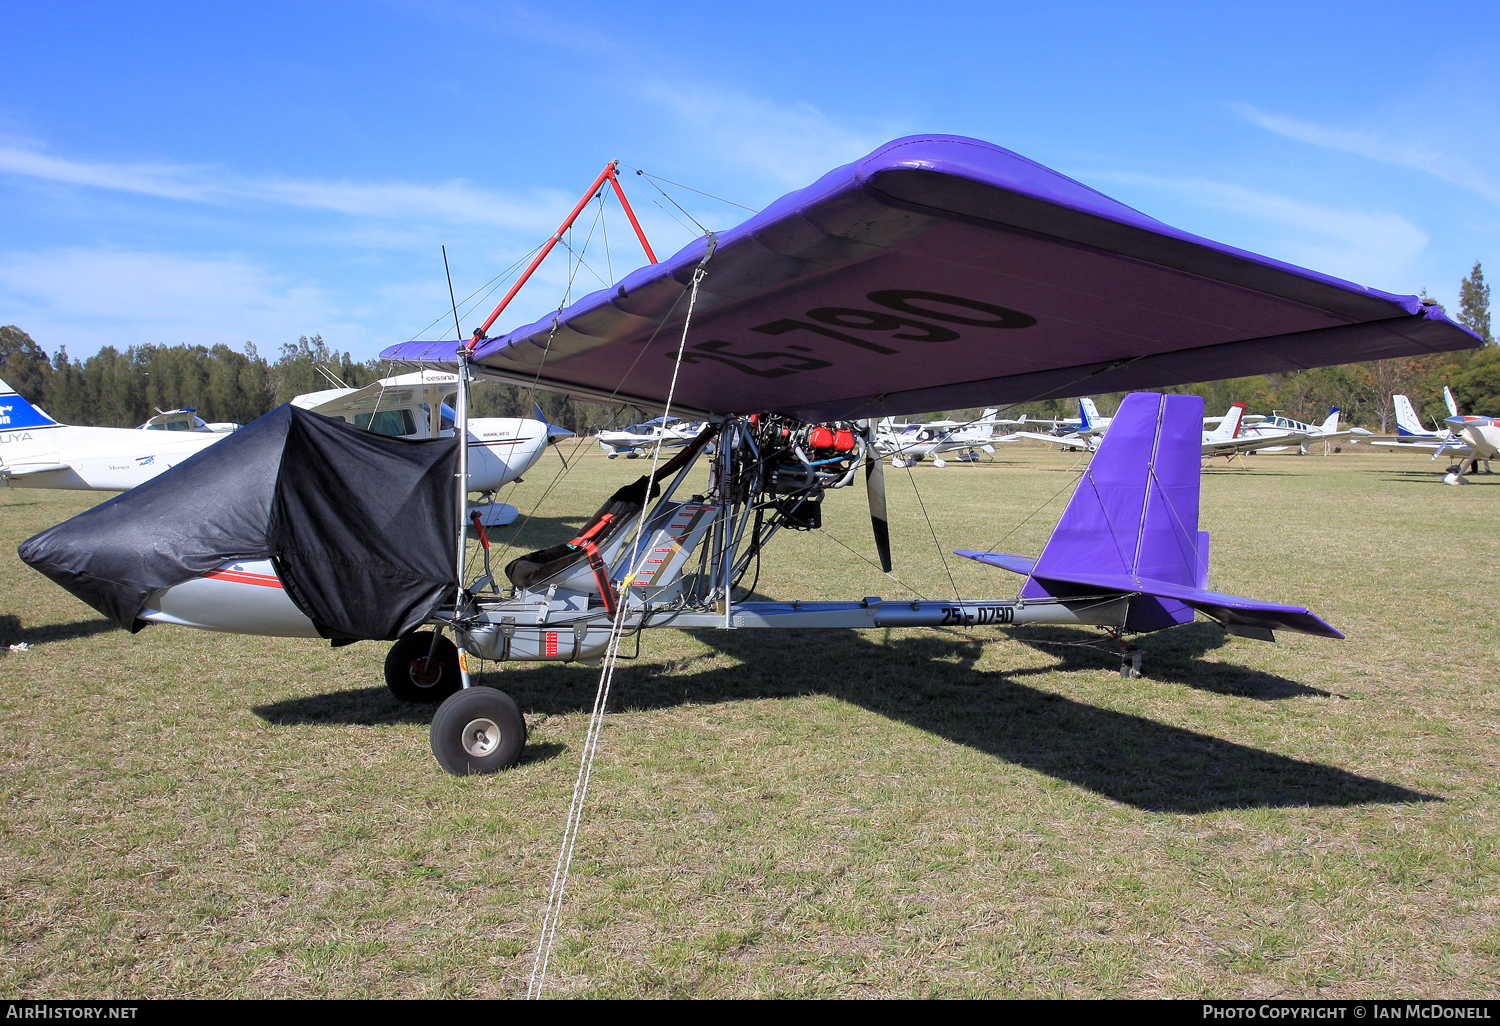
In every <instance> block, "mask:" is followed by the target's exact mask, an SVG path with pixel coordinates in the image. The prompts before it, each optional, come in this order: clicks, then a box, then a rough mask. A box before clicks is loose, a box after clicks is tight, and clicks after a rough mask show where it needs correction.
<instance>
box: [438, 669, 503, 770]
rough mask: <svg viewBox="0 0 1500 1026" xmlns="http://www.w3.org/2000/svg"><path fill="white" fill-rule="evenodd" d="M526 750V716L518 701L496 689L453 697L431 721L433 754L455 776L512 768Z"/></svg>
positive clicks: (479, 688) (462, 692) (464, 691)
mask: <svg viewBox="0 0 1500 1026" xmlns="http://www.w3.org/2000/svg"><path fill="white" fill-rule="evenodd" d="M525 747H526V717H524V716H522V715H521V709H520V707H519V706H518V705H516V701H515V699H513V698H511V697H510V696H509V695H507V694H506V693H505V692H503V691H497V690H496V689H495V688H484V687H473V688H467V689H465V690H463V691H459V692H458V693H457V694H454V695H450V696H449V697H448V699H447V701H445V702H444V703H443V704H442V705H440V706H438V711H437V715H436V716H434V717H433V718H432V754H433V755H435V756H436V757H437V761H438V765H440V766H442V767H443V769H445V770H447V771H448V772H449V773H452V774H453V775H454V776H460V777H463V776H469V775H471V774H476V773H498V772H499V771H500V770H503V769H510V767H512V766H514V765H515V764H516V763H517V762H519V761H520V760H521V751H522V750H523V749H524V748H525Z"/></svg>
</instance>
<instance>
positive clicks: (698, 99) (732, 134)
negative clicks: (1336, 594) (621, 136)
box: [641, 82, 900, 187]
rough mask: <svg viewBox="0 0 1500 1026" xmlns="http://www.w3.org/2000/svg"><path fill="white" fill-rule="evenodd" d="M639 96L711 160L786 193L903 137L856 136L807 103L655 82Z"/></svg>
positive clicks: (876, 133)
mask: <svg viewBox="0 0 1500 1026" xmlns="http://www.w3.org/2000/svg"><path fill="white" fill-rule="evenodd" d="M641 94H642V96H643V98H644V99H646V100H647V101H648V102H651V103H653V104H656V105H657V106H659V107H664V108H666V109H667V110H669V111H671V112H672V113H673V114H675V115H676V116H677V117H678V118H679V119H681V120H682V121H683V122H684V123H685V127H686V128H687V130H688V132H689V133H690V136H689V137H690V138H692V139H694V140H696V141H697V143H698V145H699V147H700V148H701V150H702V151H703V152H704V153H706V154H707V155H708V156H711V157H713V158H714V159H716V160H720V161H723V162H724V163H728V164H735V165H738V166H740V167H744V168H749V169H751V170H753V171H756V172H758V173H760V174H761V175H763V176H765V177H766V178H768V179H770V180H772V181H775V182H776V183H778V184H779V185H782V186H787V187H801V186H805V185H809V184H811V183H812V182H814V181H816V180H817V179H818V178H819V177H821V176H822V175H824V174H825V173H827V172H828V171H831V170H832V169H834V168H835V167H838V166H839V165H840V164H847V163H848V162H849V161H851V160H855V159H857V158H859V157H862V156H864V155H865V154H866V153H869V152H870V151H871V150H873V149H874V148H875V147H876V146H878V145H880V144H881V143H883V142H885V141H886V140H888V139H890V138H892V137H893V136H895V135H898V134H900V133H899V132H896V131H892V130H877V131H874V132H869V131H858V130H856V129H852V128H850V127H848V126H846V125H843V124H840V123H838V122H836V121H834V120H833V119H832V118H830V117H828V116H827V115H826V114H824V113H823V112H822V111H820V110H818V109H817V108H816V107H813V106H812V105H811V104H807V103H801V102H798V103H790V104H782V103H775V102H772V101H769V100H765V99H761V98H760V97H755V96H749V95H746V94H742V93H730V92H724V91H719V90H713V89H706V88H704V87H702V86H699V85H687V84H683V83H668V82H657V83H653V84H650V85H647V86H645V87H643V88H642V89H641Z"/></svg>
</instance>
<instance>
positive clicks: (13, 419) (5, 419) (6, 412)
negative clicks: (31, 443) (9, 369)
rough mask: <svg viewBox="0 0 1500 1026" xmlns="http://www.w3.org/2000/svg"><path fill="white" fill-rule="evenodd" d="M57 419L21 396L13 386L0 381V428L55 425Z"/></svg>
mask: <svg viewBox="0 0 1500 1026" xmlns="http://www.w3.org/2000/svg"><path fill="white" fill-rule="evenodd" d="M56 426H57V421H55V420H53V419H52V418H51V417H49V416H47V414H45V413H43V412H42V411H41V410H39V409H37V408H36V407H35V406H33V405H31V404H30V403H29V402H27V401H26V400H25V399H23V398H21V395H20V393H18V392H17V391H16V390H15V389H14V388H11V387H10V386H9V385H7V384H6V383H5V382H4V381H0V428H12V429H14V428H40V427H56Z"/></svg>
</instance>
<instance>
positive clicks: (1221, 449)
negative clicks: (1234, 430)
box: [1203, 435, 1298, 456]
mask: <svg viewBox="0 0 1500 1026" xmlns="http://www.w3.org/2000/svg"><path fill="white" fill-rule="evenodd" d="M1288 443H1291V444H1293V445H1296V444H1297V443H1298V440H1297V438H1295V437H1288V438H1272V439H1267V438H1256V437H1254V436H1250V437H1248V438H1247V437H1245V436H1244V435H1241V436H1240V437H1239V438H1224V439H1216V440H1214V441H1207V442H1204V443H1203V455H1205V456H1228V455H1231V454H1232V453H1237V452H1252V451H1254V450H1257V449H1267V448H1270V447H1271V446H1273V445H1275V446H1285V445H1287V444H1288Z"/></svg>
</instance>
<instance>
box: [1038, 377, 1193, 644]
mask: <svg viewBox="0 0 1500 1026" xmlns="http://www.w3.org/2000/svg"><path fill="white" fill-rule="evenodd" d="M1202 437H1203V400H1202V399H1201V398H1199V397H1198V396H1195V395H1156V394H1153V393H1149V392H1137V393H1134V394H1131V395H1128V396H1126V397H1125V401H1124V402H1123V403H1121V404H1120V409H1119V411H1118V412H1117V413H1116V414H1115V417H1114V420H1112V421H1111V422H1110V425H1109V430H1108V431H1107V432H1106V433H1105V435H1104V441H1103V442H1101V443H1100V444H1099V451H1098V452H1097V453H1095V455H1094V458H1093V460H1091V461H1090V463H1089V468H1088V470H1086V471H1084V474H1083V477H1082V479H1081V480H1080V481H1079V482H1078V488H1077V490H1076V491H1074V493H1073V498H1072V501H1070V502H1069V503H1068V508H1067V510H1066V511H1064V513H1063V515H1062V520H1060V521H1059V522H1058V524H1057V529H1056V530H1055V531H1053V532H1052V537H1051V538H1050V539H1048V541H1047V547H1046V548H1044V549H1043V550H1042V555H1041V557H1040V558H1039V559H1038V560H1037V561H1036V567H1035V569H1034V570H1033V571H1032V579H1031V580H1030V581H1028V582H1027V583H1026V588H1025V589H1023V591H1022V595H1024V596H1026V597H1039V596H1042V595H1049V594H1050V595H1059V596H1063V595H1066V594H1069V593H1072V594H1078V593H1079V591H1080V590H1086V588H1087V586H1082V587H1079V586H1071V587H1070V586H1064V587H1061V588H1059V587H1057V584H1058V583H1061V582H1067V581H1071V580H1072V579H1073V578H1075V577H1076V576H1077V575H1078V574H1079V573H1090V574H1099V573H1106V574H1111V575H1124V576H1127V577H1130V578H1132V579H1135V580H1139V579H1140V578H1142V577H1148V578H1152V579H1154V580H1159V581H1165V582H1167V583H1170V584H1180V585H1186V586H1188V587H1198V586H1199V584H1200V582H1199V580H1198V568H1199V566H1200V563H1202V565H1204V566H1205V567H1206V565H1207V563H1206V560H1200V557H1199V554H1198V552H1199V546H1200V540H1199V532H1198V476H1199V470H1198V463H1199V452H1200V449H1201V441H1202ZM1043 582H1046V583H1043ZM1203 583H1207V582H1206V581H1205V582H1203ZM1192 618H1193V611H1192V610H1191V609H1189V608H1188V607H1187V606H1184V605H1183V604H1182V603H1180V602H1175V601H1173V600H1171V599H1159V598H1152V597H1148V596H1143V597H1141V598H1138V599H1136V600H1134V601H1132V602H1131V604H1130V615H1129V617H1128V619H1127V620H1126V623H1125V626H1126V627H1127V628H1128V629H1130V630H1133V631H1154V630H1160V629H1161V628H1163V627H1171V626H1172V625H1173V624H1178V623H1187V622H1188V621H1189V620H1191V619H1192Z"/></svg>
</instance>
